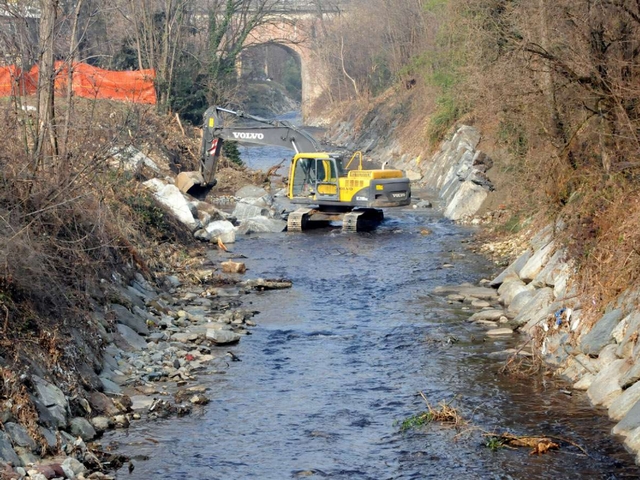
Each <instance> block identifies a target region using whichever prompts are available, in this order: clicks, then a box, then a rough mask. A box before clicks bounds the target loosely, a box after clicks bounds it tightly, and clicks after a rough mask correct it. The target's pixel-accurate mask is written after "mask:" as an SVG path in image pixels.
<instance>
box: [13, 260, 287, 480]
mask: <svg viewBox="0 0 640 480" xmlns="http://www.w3.org/2000/svg"><path fill="white" fill-rule="evenodd" d="M209 257H210V258H209V260H208V261H207V262H205V263H204V265H202V266H201V267H200V268H193V269H189V270H188V271H187V272H185V273H184V274H183V275H182V277H183V278H182V279H180V278H179V277H178V276H176V275H168V276H166V277H164V284H163V285H160V286H154V285H152V284H150V283H149V282H148V281H147V280H145V278H143V277H142V275H140V274H137V275H136V277H135V280H134V281H133V282H131V283H130V284H128V285H124V284H120V283H118V282H114V283H110V284H109V285H107V286H106V288H107V290H108V296H109V299H110V303H108V304H106V305H105V306H104V307H103V308H97V309H96V310H95V311H94V312H93V313H92V314H91V316H90V320H89V322H90V326H91V328H93V329H94V330H95V331H96V332H97V335H99V337H100V341H101V342H102V344H103V345H104V348H103V351H102V352H101V354H100V355H98V356H96V357H95V358H94V359H93V363H94V370H90V369H86V370H85V371H83V372H81V375H82V383H83V385H84V387H85V390H84V391H80V392H76V394H75V395H72V394H70V393H69V392H67V393H65V392H63V390H62V389H61V388H60V387H59V386H57V385H54V384H53V383H51V382H50V381H49V380H47V379H45V378H42V377H40V376H37V375H31V376H30V379H29V381H30V382H31V383H32V384H33V394H32V402H33V404H34V405H35V406H36V408H37V415H38V418H35V419H33V421H34V422H36V423H35V424H34V425H36V427H34V428H31V429H27V428H25V426H23V425H21V424H20V422H19V419H17V418H15V417H14V416H13V414H12V413H11V412H12V411H14V410H13V409H12V407H13V405H11V404H7V403H5V404H4V405H2V408H0V414H1V415H2V424H3V427H4V431H1V432H0V458H1V459H2V461H3V462H4V464H5V465H4V470H3V471H2V470H0V477H1V478H3V479H5V478H23V477H28V478H32V479H38V480H44V479H51V478H77V479H82V478H108V476H107V475H106V474H105V473H103V472H102V471H101V470H102V469H103V467H105V464H106V463H109V464H111V467H113V466H114V465H118V463H122V462H123V461H126V459H124V458H121V457H118V456H106V457H105V454H104V452H100V451H99V450H96V449H95V445H94V444H93V443H90V442H94V441H95V440H96V439H98V438H99V437H100V435H101V434H102V433H104V432H105V431H107V430H109V429H113V428H127V427H128V426H129V424H130V422H132V421H134V420H140V419H144V418H149V419H153V418H163V417H167V416H170V415H187V414H189V413H191V411H192V410H193V409H194V408H198V407H199V406H200V405H204V404H206V403H207V402H208V398H207V396H206V393H207V388H206V387H205V386H203V385H202V384H201V383H199V381H198V378H199V377H200V376H204V375H211V374H214V373H224V371H225V370H226V368H227V367H228V364H229V362H231V361H235V360H237V358H236V357H235V356H234V355H233V354H230V353H229V352H228V346H229V345H232V344H234V343H237V342H238V341H240V339H241V338H242V337H243V336H244V335H246V334H247V333H248V328H250V327H251V326H253V325H254V323H253V322H252V321H251V317H252V316H253V315H254V313H256V312H253V311H251V310H246V309H243V308H241V301H242V298H243V297H245V296H246V295H247V294H250V293H251V292H253V291H262V290H265V289H278V288H288V287H289V286H291V284H290V282H288V281H286V280H278V281H276V280H264V279H253V280H246V281H243V280H241V278H240V277H239V275H238V274H234V273H231V274H229V275H224V274H221V273H220V272H219V270H220V269H221V270H222V271H223V272H225V271H227V272H243V271H244V268H242V267H243V266H244V265H243V264H242V263H240V262H235V261H233V260H229V258H230V257H231V258H232V254H229V253H225V252H223V251H220V252H217V251H215V250H212V251H211V252H210V253H209ZM86 353H87V354H90V353H89V352H86ZM8 402H9V403H11V401H8ZM32 427H33V425H32ZM40 442H45V445H41V443H40ZM88 445H89V446H88ZM45 450H48V451H51V452H56V451H59V452H61V456H58V457H55V458H53V459H49V460H46V461H43V460H42V459H41V457H40V455H41V454H42V453H43V452H44V451H45ZM8 462H10V463H8ZM10 465H11V466H10Z"/></svg>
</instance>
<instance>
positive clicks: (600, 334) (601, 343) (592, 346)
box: [579, 309, 622, 356]
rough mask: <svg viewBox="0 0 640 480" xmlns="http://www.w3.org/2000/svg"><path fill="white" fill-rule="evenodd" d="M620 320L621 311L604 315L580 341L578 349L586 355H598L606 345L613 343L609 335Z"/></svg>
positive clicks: (617, 310) (616, 310)
mask: <svg viewBox="0 0 640 480" xmlns="http://www.w3.org/2000/svg"><path fill="white" fill-rule="evenodd" d="M621 319H622V310H620V309H615V310H612V311H610V312H608V313H605V314H604V315H603V316H602V317H601V318H600V320H598V321H597V322H596V324H595V325H594V326H593V328H591V331H589V333H587V334H586V335H585V336H584V337H582V339H581V340H580V345H579V348H580V350H581V351H582V353H584V354H586V355H593V356H595V355H598V354H599V353H600V350H602V349H603V348H604V347H605V346H606V345H608V344H609V343H611V342H612V341H613V338H612V336H611V333H612V332H613V329H614V328H615V327H616V325H618V322H619V321H620V320H621Z"/></svg>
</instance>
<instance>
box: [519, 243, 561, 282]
mask: <svg viewBox="0 0 640 480" xmlns="http://www.w3.org/2000/svg"><path fill="white" fill-rule="evenodd" d="M555 249H556V244H555V242H549V243H548V244H547V245H545V246H544V247H542V248H540V249H539V250H537V251H536V252H535V253H534V254H533V255H532V256H531V258H530V259H529V261H528V262H527V263H526V264H525V266H524V267H522V270H520V279H521V280H524V281H525V282H531V281H532V280H533V279H534V278H536V275H538V274H539V273H540V272H541V271H542V269H543V268H544V266H545V265H546V264H547V262H548V261H549V259H550V258H551V255H552V254H553V252H554V251H555Z"/></svg>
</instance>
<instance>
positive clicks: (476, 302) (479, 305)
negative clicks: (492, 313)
mask: <svg viewBox="0 0 640 480" xmlns="http://www.w3.org/2000/svg"><path fill="white" fill-rule="evenodd" d="M471 306H472V307H473V308H489V307H490V306H491V304H490V303H489V302H487V301H486V300H479V299H476V300H473V301H472V302H471Z"/></svg>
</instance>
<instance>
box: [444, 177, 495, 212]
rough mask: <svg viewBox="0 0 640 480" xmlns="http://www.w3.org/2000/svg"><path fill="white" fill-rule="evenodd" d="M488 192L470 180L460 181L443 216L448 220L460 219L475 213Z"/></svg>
mask: <svg viewBox="0 0 640 480" xmlns="http://www.w3.org/2000/svg"><path fill="white" fill-rule="evenodd" d="M488 195H489V193H488V192H487V190H486V189H485V188H483V187H481V186H480V185H477V184H476V183H474V182H472V181H465V182H462V185H461V186H460V187H459V188H458V189H457V191H456V193H455V195H454V196H453V198H452V199H451V201H450V202H449V203H448V205H447V208H446V209H445V211H444V216H445V217H446V218H448V219H450V220H454V221H455V220H460V219H462V218H464V217H470V216H473V215H475V214H476V213H477V212H478V210H480V207H482V204H483V203H484V201H485V199H486V198H487V196H488Z"/></svg>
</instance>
